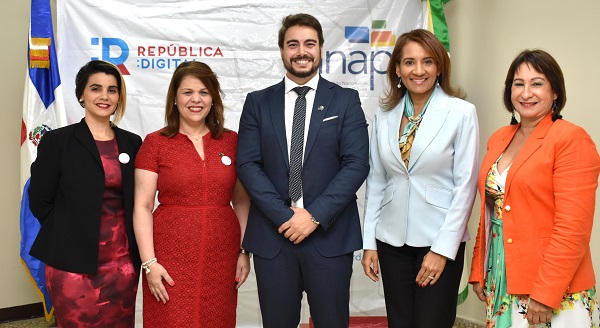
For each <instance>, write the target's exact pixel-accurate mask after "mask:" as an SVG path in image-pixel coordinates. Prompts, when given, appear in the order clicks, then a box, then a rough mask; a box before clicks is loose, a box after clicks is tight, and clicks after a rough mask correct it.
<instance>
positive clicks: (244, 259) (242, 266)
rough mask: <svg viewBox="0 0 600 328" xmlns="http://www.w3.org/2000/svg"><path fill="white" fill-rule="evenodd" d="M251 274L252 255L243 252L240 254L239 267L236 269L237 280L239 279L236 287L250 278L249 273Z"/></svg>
mask: <svg viewBox="0 0 600 328" xmlns="http://www.w3.org/2000/svg"><path fill="white" fill-rule="evenodd" d="M249 274H250V257H249V256H248V255H246V254H241V253H240V255H239V256H238V261H237V267H236V269H235V281H237V285H235V288H236V289H238V288H240V286H242V284H243V283H244V282H245V281H246V279H248V275H249Z"/></svg>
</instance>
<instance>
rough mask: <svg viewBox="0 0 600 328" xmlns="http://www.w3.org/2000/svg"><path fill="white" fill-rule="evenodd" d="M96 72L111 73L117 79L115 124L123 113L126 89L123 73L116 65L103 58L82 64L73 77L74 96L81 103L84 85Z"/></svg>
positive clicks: (125, 102) (125, 103)
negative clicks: (117, 96)
mask: <svg viewBox="0 0 600 328" xmlns="http://www.w3.org/2000/svg"><path fill="white" fill-rule="evenodd" d="M96 73H104V74H107V75H112V76H114V77H115V79H116V80H117V90H118V91H119V103H118V104H117V108H116V109H115V113H114V117H113V122H114V123H115V124H116V123H119V121H120V120H121V119H122V118H123V115H125V107H126V105H127V90H126V88H125V80H123V75H122V74H121V71H120V70H119V68H118V67H117V66H115V65H113V64H111V63H109V62H106V61H103V60H92V61H89V62H87V63H86V64H85V65H83V66H82V67H81V68H80V69H79V72H78V73H77V76H76V77H75V96H76V97H77V101H79V103H80V104H81V101H80V100H81V97H82V96H83V91H84V90H85V86H86V85H87V83H88V81H89V79H90V76H91V75H93V74H96Z"/></svg>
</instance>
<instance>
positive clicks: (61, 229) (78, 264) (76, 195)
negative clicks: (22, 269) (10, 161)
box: [29, 120, 142, 274]
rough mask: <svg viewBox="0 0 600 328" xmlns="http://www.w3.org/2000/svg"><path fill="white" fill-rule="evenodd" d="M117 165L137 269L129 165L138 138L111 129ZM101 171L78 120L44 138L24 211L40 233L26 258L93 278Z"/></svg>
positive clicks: (91, 143)
mask: <svg viewBox="0 0 600 328" xmlns="http://www.w3.org/2000/svg"><path fill="white" fill-rule="evenodd" d="M113 129H114V131H115V137H116V138H117V144H118V146H119V154H121V153H126V154H128V155H129V157H130V159H129V162H128V163H125V164H123V163H121V174H122V177H123V197H124V199H123V200H124V206H125V219H126V226H127V237H128V240H129V252H130V253H131V258H132V260H133V264H134V266H135V268H136V269H137V268H139V267H140V265H141V261H140V256H139V251H138V247H137V244H136V242H135V236H134V234H133V161H134V159H135V156H136V154H137V152H138V150H139V148H140V145H141V144H142V139H141V138H140V137H139V136H138V135H136V134H134V133H131V132H128V131H125V130H122V129H119V128H118V127H114V128H113ZM103 195H104V168H103V166H102V160H101V159H100V153H99V152H98V148H97V147H96V143H95V141H94V137H93V136H92V133H91V132H90V129H89V128H88V126H87V124H86V123H85V121H84V120H81V122H79V123H75V124H72V125H69V126H66V127H63V128H59V129H56V130H52V131H49V132H47V133H45V134H44V137H43V138H42V140H41V142H40V144H39V146H38V155H37V159H36V160H35V162H33V164H31V182H30V186H29V208H30V209H31V212H32V213H33V215H34V216H35V217H36V218H37V219H38V220H39V221H40V223H41V225H42V226H41V229H40V231H39V233H38V235H37V238H36V240H35V242H34V243H33V245H32V247H31V251H30V252H29V254H31V255H32V256H34V257H36V258H38V259H39V260H40V261H42V262H44V263H46V264H48V265H50V266H52V267H54V268H56V269H60V270H63V271H69V272H77V273H88V274H94V273H96V271H97V269H98V242H99V239H100V215H101V209H102V201H103Z"/></svg>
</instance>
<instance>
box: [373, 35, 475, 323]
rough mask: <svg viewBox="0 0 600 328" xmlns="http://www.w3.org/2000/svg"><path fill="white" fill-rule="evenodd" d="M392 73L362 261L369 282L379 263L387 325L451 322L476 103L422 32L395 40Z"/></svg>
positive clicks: (470, 194)
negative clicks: (457, 85)
mask: <svg viewBox="0 0 600 328" xmlns="http://www.w3.org/2000/svg"><path fill="white" fill-rule="evenodd" d="M387 77H388V81H389V90H388V91H387V92H386V97H385V98H384V99H382V100H381V108H379V109H378V111H377V113H376V114H375V117H374V119H373V130H372V132H371V146H370V164H371V170H370V172H369V176H368V178H367V192H366V201H365V218H364V245H363V248H364V254H363V259H362V264H363V268H364V271H365V274H366V275H367V276H368V277H369V278H371V279H372V280H373V281H378V279H379V277H378V275H379V269H380V268H381V274H382V279H383V289H384V293H385V302H386V310H387V316H388V325H389V327H435V328H440V327H452V325H453V323H454V320H455V318H456V301H457V295H458V287H459V284H460V278H461V273H462V269H463V262H464V251H465V241H467V240H468V239H469V233H468V231H467V222H468V220H469V216H470V214H471V209H472V207H473V201H474V199H475V194H476V186H477V173H478V159H479V157H478V149H479V130H478V123H477V114H476V111H475V106H473V104H470V103H468V102H466V101H464V100H462V99H460V97H461V94H462V92H461V90H460V89H455V88H453V87H452V86H451V85H450V58H449V57H448V54H447V52H446V50H445V49H444V46H443V45H442V44H441V43H440V41H439V40H438V39H437V38H436V37H435V36H434V35H433V34H432V33H431V32H429V31H426V30H420V29H419V30H413V31H411V32H407V33H405V34H403V35H401V36H400V37H399V38H398V40H397V42H396V46H395V47H394V50H393V52H392V56H391V58H390V63H389V66H388V70H387ZM409 118H410V119H409Z"/></svg>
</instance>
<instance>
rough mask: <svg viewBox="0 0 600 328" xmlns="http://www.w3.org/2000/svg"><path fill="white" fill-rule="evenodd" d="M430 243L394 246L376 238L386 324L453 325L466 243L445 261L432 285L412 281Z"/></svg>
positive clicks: (396, 327)
mask: <svg viewBox="0 0 600 328" xmlns="http://www.w3.org/2000/svg"><path fill="white" fill-rule="evenodd" d="M429 249H430V248H429V247H411V246H407V245H404V246H402V247H394V246H391V245H389V244H386V243H384V242H381V241H379V240H377V250H378V255H379V266H380V269H381V277H382V279H383V292H384V294H385V308H386V311H387V317H388V327H389V328H452V326H453V325H454V321H455V319H456V302H457V296H458V288H459V285H460V278H461V275H462V270H463V265H464V254H465V243H464V242H463V243H461V244H460V247H459V248H458V253H457V254H456V261H451V260H448V261H446V266H445V267H444V271H443V272H442V274H441V276H440V277H439V279H438V281H437V282H436V283H435V285H433V286H431V285H427V286H426V287H423V288H422V287H421V286H419V285H417V283H416V282H415V280H416V277H417V274H418V273H419V270H421V264H422V263H423V257H424V256H425V255H426V254H427V253H428V252H429Z"/></svg>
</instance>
